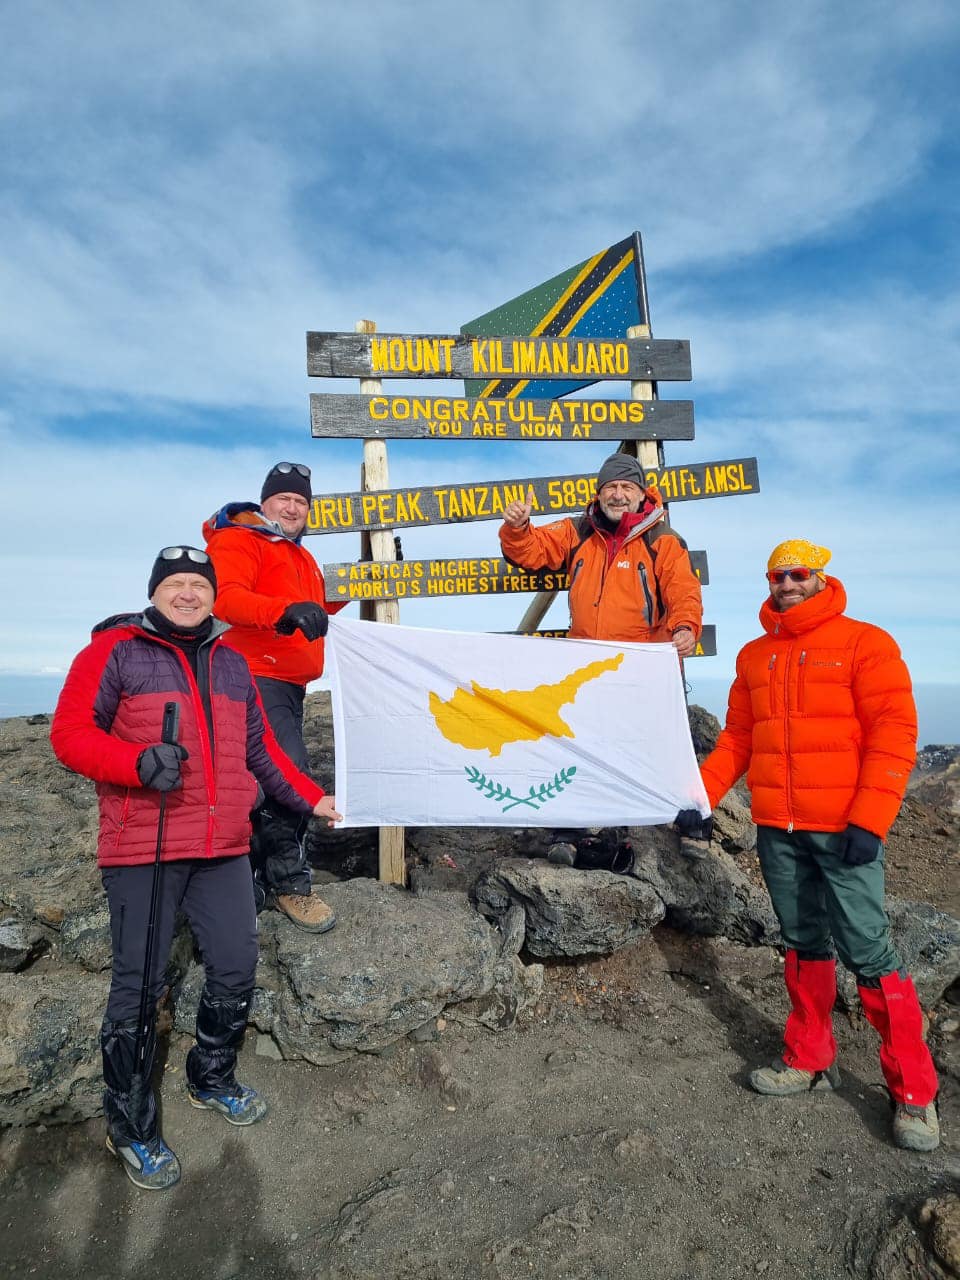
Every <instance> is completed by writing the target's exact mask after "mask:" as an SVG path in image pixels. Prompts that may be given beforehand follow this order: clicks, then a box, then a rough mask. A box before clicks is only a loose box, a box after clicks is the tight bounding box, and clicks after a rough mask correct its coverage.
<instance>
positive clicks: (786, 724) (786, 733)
mask: <svg viewBox="0 0 960 1280" xmlns="http://www.w3.org/2000/svg"><path fill="white" fill-rule="evenodd" d="M789 675H790V650H789V649H788V650H787V661H786V669H785V670H784V673H783V750H784V754H785V756H786V761H787V817H788V818H789V821H788V822H787V832H788V833H789V832H791V831H792V830H793V784H792V774H791V767H792V766H791V762H790V689H789V687H788V684H787V681H788V678H789Z"/></svg>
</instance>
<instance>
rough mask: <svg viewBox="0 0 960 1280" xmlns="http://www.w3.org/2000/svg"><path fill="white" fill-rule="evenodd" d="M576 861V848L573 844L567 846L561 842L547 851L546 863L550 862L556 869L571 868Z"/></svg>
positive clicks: (564, 842)
mask: <svg viewBox="0 0 960 1280" xmlns="http://www.w3.org/2000/svg"><path fill="white" fill-rule="evenodd" d="M576 860H577V846H576V845H575V844H567V843H566V841H563V842H562V843H560V844H552V845H551V846H550V848H549V849H548V850H547V861H548V862H552V863H553V864H554V865H555V866H558V867H572V866H573V864H574V863H575V862H576Z"/></svg>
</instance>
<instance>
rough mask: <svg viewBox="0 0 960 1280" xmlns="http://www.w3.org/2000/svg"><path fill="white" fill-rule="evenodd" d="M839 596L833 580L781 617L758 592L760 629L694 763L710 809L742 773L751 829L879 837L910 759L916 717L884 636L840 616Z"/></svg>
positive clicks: (906, 676) (899, 664)
mask: <svg viewBox="0 0 960 1280" xmlns="http://www.w3.org/2000/svg"><path fill="white" fill-rule="evenodd" d="M846 604H847V595H846V592H845V591H844V589H843V585H842V583H840V582H839V581H838V580H837V579H836V578H830V577H828V578H827V580H826V584H825V586H824V588H823V590H822V591H819V592H818V593H817V594H816V595H815V596H812V597H811V598H810V599H808V600H805V601H804V602H803V603H802V604H797V605H794V606H793V608H791V609H788V610H787V611H786V612H785V613H779V612H778V611H777V610H776V609H774V607H773V604H772V602H771V600H770V599H767V601H766V603H765V604H764V606H763V608H762V609H761V610H760V621H761V623H762V625H763V629H764V631H765V632H766V635H763V636H760V637H759V638H758V639H756V640H751V641H750V643H749V644H747V645H744V647H743V648H742V649H741V650H740V653H739V654H738V656H737V677H736V680H735V681H734V683H733V686H732V687H731V689H730V702H729V706H728V709H727V721H726V725H725V726H724V729H723V732H722V733H721V734H720V736H719V738H718V739H717V745H716V748H715V749H714V750H713V751H712V752H711V753H710V755H709V756H708V757H707V759H706V760H705V761H704V762H703V765H702V766H701V770H700V772H701V774H702V775H703V781H704V785H705V786H706V789H707V795H708V796H709V798H710V804H711V806H715V805H716V804H717V803H718V802H719V801H720V800H721V799H722V798H723V796H724V795H725V794H726V793H727V791H728V790H729V789H730V788H731V787H732V786H733V784H734V783H735V782H736V781H737V779H738V778H740V777H741V775H742V774H743V772H744V771H745V770H747V786H748V787H749V788H750V792H751V798H752V813H753V820H754V822H756V823H757V824H758V825H759V826H766V827H779V828H781V829H782V830H786V831H793V830H794V829H795V828H796V829H798V830H801V831H842V830H843V829H844V828H845V827H846V826H847V824H848V823H855V824H856V825H857V826H858V827H864V828H865V829H866V830H867V831H872V832H873V833H874V834H875V835H878V836H880V837H881V839H883V838H884V837H885V836H886V834H887V831H888V830H889V828H890V826H891V824H892V823H893V820H894V818H895V817H896V816H897V813H898V811H899V809H900V805H901V804H902V802H903V796H904V792H905V791H906V787H907V779H908V777H909V776H910V770H911V769H912V768H913V764H914V761H915V759H916V749H917V713H916V708H915V706H914V702H913V692H912V689H911V685H910V673H909V672H908V671H907V668H906V665H905V664H904V662H903V659H902V658H901V657H900V650H899V649H898V648H897V646H896V644H895V642H894V640H893V638H892V637H891V636H889V635H888V634H887V632H886V631H882V630H881V629H880V628H879V627H874V626H871V625H870V624H869V623H867V622H857V621H855V620H854V619H853V618H847V617H844V614H843V611H844V609H845V608H846ZM748 766H749V768H748Z"/></svg>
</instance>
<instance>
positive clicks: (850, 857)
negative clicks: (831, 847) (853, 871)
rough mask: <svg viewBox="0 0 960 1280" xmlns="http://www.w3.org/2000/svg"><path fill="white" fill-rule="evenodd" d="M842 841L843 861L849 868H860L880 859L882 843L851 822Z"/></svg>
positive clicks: (870, 833)
mask: <svg viewBox="0 0 960 1280" xmlns="http://www.w3.org/2000/svg"><path fill="white" fill-rule="evenodd" d="M842 839H843V847H842V854H843V860H844V862H845V863H846V864H847V865H848V866H850V867H862V866H864V865H865V864H866V863H868V862H876V860H877V858H879V857H880V850H881V849H882V848H883V841H882V840H881V839H880V837H879V836H875V835H874V834H873V832H872V831H867V830H866V829H865V828H864V827H858V826H856V825H855V824H854V823H852V822H851V823H850V825H849V826H848V827H847V829H846V831H844V833H843V836H842Z"/></svg>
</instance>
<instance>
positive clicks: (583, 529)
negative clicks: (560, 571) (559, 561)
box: [563, 511, 593, 575]
mask: <svg viewBox="0 0 960 1280" xmlns="http://www.w3.org/2000/svg"><path fill="white" fill-rule="evenodd" d="M574 528H575V529H576V531H577V542H576V545H575V546H574V547H573V549H572V550H571V551H569V552H568V553H567V558H566V560H565V561H564V563H563V568H564V571H565V572H566V573H567V574H568V575H569V574H571V573H573V562H574V560H575V559H576V557H577V552H578V551H579V550H580V548H581V547H582V546H583V544H584V543H585V542H586V540H587V539H588V538H589V537H590V536H591V534H592V533H593V521H592V520H591V519H590V516H589V514H588V513H587V512H586V511H585V512H584V513H583V515H582V516H581V517H580V519H579V520H577V521H575V522H574Z"/></svg>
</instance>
